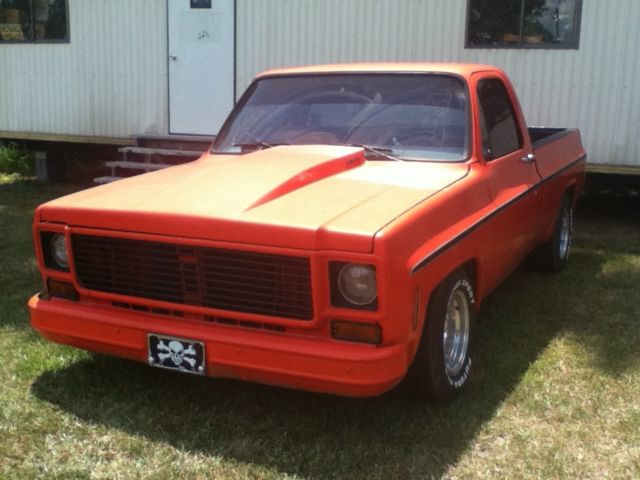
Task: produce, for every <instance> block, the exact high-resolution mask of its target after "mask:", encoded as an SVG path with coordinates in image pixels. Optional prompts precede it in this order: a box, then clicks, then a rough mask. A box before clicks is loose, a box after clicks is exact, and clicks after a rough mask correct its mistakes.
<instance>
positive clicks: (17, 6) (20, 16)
mask: <svg viewBox="0 0 640 480" xmlns="http://www.w3.org/2000/svg"><path fill="white" fill-rule="evenodd" d="M0 17H1V18H0V20H2V21H1V22H0V38H1V39H2V40H5V41H14V42H15V41H20V40H31V7H30V5H29V1H28V0H11V1H9V0H3V2H2V9H1V10H0Z"/></svg>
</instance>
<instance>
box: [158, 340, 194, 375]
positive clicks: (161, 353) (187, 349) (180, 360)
mask: <svg viewBox="0 0 640 480" xmlns="http://www.w3.org/2000/svg"><path fill="white" fill-rule="evenodd" d="M148 340H149V359H148V361H149V365H151V366H152V367H159V368H167V369H169V370H177V371H179V372H185V373H195V374H196V375H204V373H205V363H204V359H205V355H204V343H202V342H198V341H196V340H188V339H185V338H176V337H166V336H164V335H156V334H154V333H150V334H149V335H148Z"/></svg>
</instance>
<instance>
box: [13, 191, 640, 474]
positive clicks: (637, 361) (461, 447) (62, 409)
mask: <svg viewBox="0 0 640 480" xmlns="http://www.w3.org/2000/svg"><path fill="white" fill-rule="evenodd" d="M68 190H70V187H66V186H47V185H38V184H35V183H28V182H26V183H25V182H23V183H11V182H9V181H8V182H7V183H6V184H4V185H0V282H1V283H0V288H1V290H0V291H1V294H2V295H1V297H0V365H1V366H2V368H1V369H0V385H1V388H0V478H4V477H7V478H33V477H45V478H65V479H67V478H162V477H170V478H171V477H175V478H220V479H276V478H277V479H280V478H349V479H351V478H353V479H396V478H397V479H404V478H416V479H430V478H441V477H444V478H452V479H454V478H470V479H471V478H473V479H475V478H487V479H490V478H491V479H493V478H593V479H600V478H630V479H632V478H639V477H640V323H639V322H640V293H639V292H640V289H639V288H638V285H640V222H638V218H637V212H638V203H637V199H633V198H631V199H624V198H617V197H615V198H587V199H586V200H585V201H584V202H583V207H582V209H581V211H580V212H579V215H578V222H577V223H578V225H577V229H578V233H577V236H576V241H575V249H574V251H573V257H572V260H571V263H570V266H569V268H568V270H566V271H565V272H563V273H561V274H559V275H555V276H541V275H538V274H536V273H531V272H526V271H524V270H519V271H517V272H515V273H514V274H513V275H512V276H511V277H510V278H509V279H508V280H507V281H506V282H505V283H504V284H503V286H502V287H501V288H499V289H498V291H496V292H495V293H494V294H493V295H492V296H491V297H490V298H489V300H488V301H487V302H486V304H485V305H484V307H483V310H482V312H481V315H480V318H481V320H482V323H481V326H480V329H479V338H478V342H477V346H478V357H477V362H476V367H477V368H476V372H475V375H474V376H473V377H472V381H471V384H470V388H469V389H468V391H467V392H466V394H465V395H464V396H463V397H461V398H459V399H458V400H456V401H455V402H453V403H451V404H450V405H444V406H437V405H436V406H434V405H426V404H421V403H418V402H415V401H411V400H409V399H406V398H404V397H403V396H402V395H400V394H398V393H395V392H392V393H390V394H387V395H384V396H382V397H379V398H374V399H364V400H356V399H344V398H337V397H331V396H326V395H314V394H310V393H304V392H297V391H288V390H284V389H278V388H271V387H267V386H261V385H253V384H246V383H241V382H234V381H229V380H215V379H203V378H195V377H192V376H185V375H176V374H172V373H170V372H164V371H160V370H156V369H150V368H148V367H146V366H144V365H139V364H135V363H130V362H126V361H122V360H118V359H111V358H103V357H95V358H94V357H92V356H91V355H89V354H87V353H86V352H83V351H79V350H74V349H71V348H66V347H62V346H59V345H55V344H52V343H50V342H47V341H44V340H42V339H41V338H40V337H39V336H38V335H37V334H35V333H34V332H33V331H32V330H31V329H30V328H29V326H28V320H27V312H26V307H25V302H26V300H27V298H28V297H29V295H31V294H32V293H34V292H35V291H36V290H38V289H39V282H40V281H39V277H38V274H37V271H36V268H35V263H34V260H33V257H32V240H31V227H30V222H31V217H32V214H33V209H34V207H35V206H36V205H37V204H38V203H39V202H41V201H43V200H45V199H47V198H52V197H55V196H59V195H61V194H63V193H65V192H66V191H68ZM603 203H604V204H605V205H604V206H602V204H603ZM634 215H635V216H634Z"/></svg>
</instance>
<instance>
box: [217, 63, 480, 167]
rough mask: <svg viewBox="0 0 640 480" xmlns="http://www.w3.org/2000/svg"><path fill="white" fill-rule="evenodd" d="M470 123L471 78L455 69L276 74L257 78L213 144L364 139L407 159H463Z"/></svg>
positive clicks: (223, 148) (239, 148) (232, 149)
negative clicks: (447, 71) (465, 79)
mask: <svg viewBox="0 0 640 480" xmlns="http://www.w3.org/2000/svg"><path fill="white" fill-rule="evenodd" d="M468 125H469V114H468V101H467V94H466V88H465V85H464V83H463V81H462V80H460V79H458V78H456V77H453V76H449V75H439V74H388V73H384V74H383V73H380V74H366V75H365V74H340V75H302V76H300V75H298V76H282V77H268V78H263V79H260V80H258V81H256V82H255V83H253V84H252V85H251V87H250V88H249V90H248V92H247V93H246V94H245V95H244V96H243V98H242V100H241V101H240V103H239V104H238V106H237V107H236V109H235V110H234V112H233V114H232V116H231V118H230V120H229V121H228V122H227V124H225V126H224V128H223V129H222V131H221V132H220V134H219V135H218V138H217V139H216V142H215V144H214V146H213V150H214V151H215V152H218V153H243V152H247V151H251V150H255V149H259V148H268V147H271V146H274V145H283V144H284V145H308V144H324V145H358V146H366V147H370V151H373V149H380V150H381V151H384V152H385V153H387V154H389V155H387V156H390V155H392V156H393V157H398V158H399V159H405V160H443V161H460V160H464V159H466V158H467V157H468V148H469V147H468V144H469V141H468V137H469V133H468V132H469V126H468ZM380 159H383V160H384V159H385V156H384V155H382V156H380Z"/></svg>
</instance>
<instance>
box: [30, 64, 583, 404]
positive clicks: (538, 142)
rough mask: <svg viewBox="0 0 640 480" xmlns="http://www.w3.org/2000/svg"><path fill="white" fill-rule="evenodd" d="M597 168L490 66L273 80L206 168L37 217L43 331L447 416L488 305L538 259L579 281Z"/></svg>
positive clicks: (231, 125)
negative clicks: (584, 215) (527, 112)
mask: <svg viewBox="0 0 640 480" xmlns="http://www.w3.org/2000/svg"><path fill="white" fill-rule="evenodd" d="M584 166H585V152H584V149H583V147H582V145H581V141H580V134H579V132H578V131H576V130H569V129H551V128H527V127H526V126H525V121H524V117H523V114H522V111H521V109H520V106H519V104H518V100H517V98H516V95H515V93H514V90H513V88H512V86H511V83H510V82H509V80H508V78H507V77H506V75H505V74H504V72H502V71H501V70H500V69H497V68H495V67H492V66H487V65H468V64H422V63H416V64H353V65H331V66H318V67H304V68H294V69H286V70H274V71H269V72H266V73H263V74H261V75H260V76H258V78H257V79H256V80H255V81H254V82H253V83H252V84H251V85H250V86H249V88H248V90H247V92H246V93H245V94H244V95H243V96H242V98H241V99H240V101H239V102H238V104H237V106H236V107H235V109H234V110H233V112H232V113H231V115H230V116H229V118H228V120H227V121H226V123H225V124H224V126H223V128H222V129H221V131H220V134H219V135H218V137H217V139H216V140H215V142H214V144H213V145H212V147H211V150H210V151H209V152H207V153H206V154H204V155H203V156H202V157H201V158H199V159H198V160H196V161H193V162H191V163H187V164H184V165H179V166H175V167H171V168H167V169H164V170H160V171H156V172H153V173H148V174H145V175H141V176H138V177H131V178H128V179H124V180H121V181H118V182H114V183H112V184H109V185H103V186H99V187H96V188H92V189H89V190H85V191H82V192H79V193H75V194H72V195H69V196H66V197H63V198H60V199H57V200H54V201H51V202H48V203H46V204H44V205H41V206H40V207H39V208H38V209H37V211H36V214H35V220H34V227H33V229H34V239H35V247H36V256H37V261H38V265H39V268H40V271H41V273H42V280H43V284H44V290H43V292H41V293H39V294H38V295H36V296H34V297H33V298H31V300H30V301H29V308H30V314H31V323H32V325H33V327H34V328H35V329H36V330H38V331H39V332H40V333H41V334H42V335H43V336H45V337H46V338H48V339H50V340H53V341H55V342H60V343H63V344H67V345H73V346H75V347H79V348H84V349H87V350H92V351H95V352H100V353H104V354H109V355H116V356H120V357H126V358H130V359H133V360H137V361H140V362H147V363H148V364H149V365H151V366H154V367H160V368H166V369H171V370H176V371H180V372H187V373H193V374H201V375H208V376H213V377H232V378H237V379H242V380H247V381H255V382H262V383H267V384H273V385H282V386H287V387H291V388H299V389H305V390H312V391H317V392H328V393H333V394H339V395H349V396H372V395H377V394H380V393H382V392H385V391H387V390H389V389H391V388H393V387H394V386H396V385H397V384H399V383H400V382H401V381H402V380H403V379H404V380H405V381H406V384H407V385H408V387H410V389H411V391H412V392H414V393H415V394H416V395H418V396H420V397H423V398H427V399H431V400H435V401H444V400H448V399H450V398H451V397H453V396H454V395H455V394H456V393H458V391H460V390H461V389H462V388H463V387H464V385H465V383H467V380H468V378H469V374H470V373H471V371H472V354H473V348H472V347H473V340H474V328H475V325H474V323H475V318H476V312H477V311H478V309H479V307H480V305H481V303H482V301H483V300H484V299H485V298H486V297H487V295H488V294H489V293H490V292H491V291H492V290H493V289H494V288H495V287H496V286H497V285H498V284H499V283H500V282H501V281H502V280H504V279H505V278H506V277H507V276H508V275H509V273H510V272H511V271H513V270H514V268H516V266H517V265H518V264H519V263H520V262H521V261H522V260H523V259H524V258H525V257H527V256H528V255H537V264H538V265H539V266H540V267H541V268H543V269H544V270H546V271H549V272H554V271H559V270H561V269H562V268H563V267H564V266H565V264H566V262H567V260H568V257H569V251H570V246H571V237H572V222H573V217H572V215H573V206H574V204H575V202H576V199H577V197H578V194H579V192H580V190H581V187H582V183H583V178H584Z"/></svg>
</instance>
